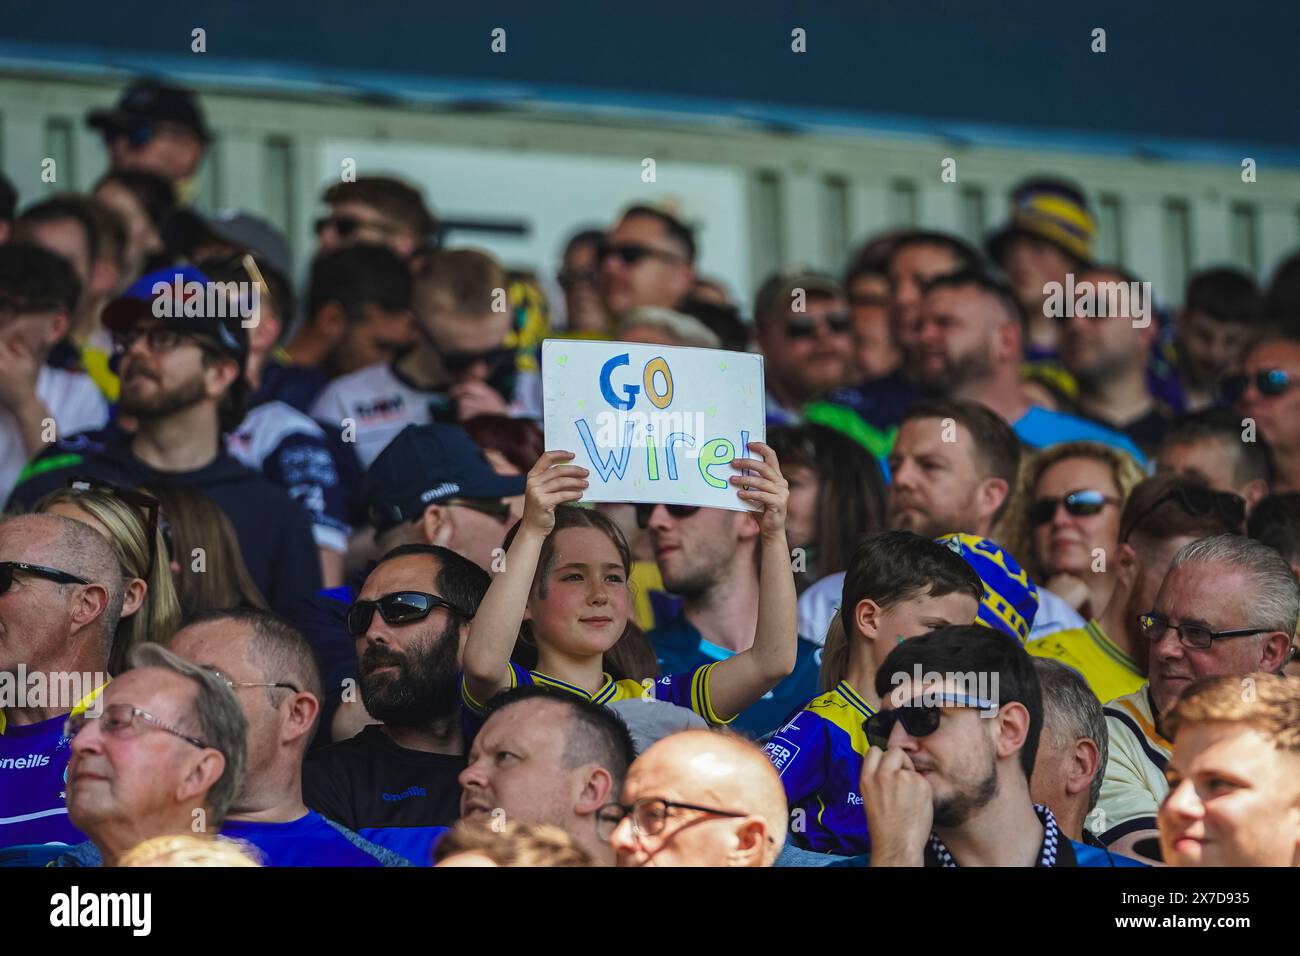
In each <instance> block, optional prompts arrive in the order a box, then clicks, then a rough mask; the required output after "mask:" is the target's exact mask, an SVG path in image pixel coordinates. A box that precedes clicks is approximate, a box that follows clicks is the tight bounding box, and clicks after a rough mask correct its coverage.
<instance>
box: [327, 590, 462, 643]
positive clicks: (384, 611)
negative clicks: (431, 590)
mask: <svg viewBox="0 0 1300 956" xmlns="http://www.w3.org/2000/svg"><path fill="white" fill-rule="evenodd" d="M440 607H443V608H446V609H447V610H448V611H450V612H451V613H452V614H456V615H458V616H460V617H462V618H465V619H466V620H472V619H473V617H474V615H473V614H469V613H467V612H465V611H463V610H461V609H460V608H459V607H457V606H456V605H455V604H452V603H451V602H450V601H448V600H447V599H446V598H441V597H439V596H438V595H436V594H427V593H425V592H424V591H394V592H392V593H391V594H385V595H384V596H383V597H380V598H377V599H375V600H373V601H354V602H353V603H352V606H351V607H350V608H348V613H347V626H348V633H349V634H351V635H352V636H353V637H361V636H362V635H363V634H365V633H366V631H368V630H369V629H370V622H371V621H372V620H373V619H374V616H375V611H378V612H379V616H380V617H382V618H383V619H384V623H386V624H391V625H393V626H395V627H400V626H401V625H403V624H414V623H416V622H417V621H423V620H424V619H425V618H426V617H428V616H429V615H430V614H431V613H432V612H433V610H434V609H435V608H440Z"/></svg>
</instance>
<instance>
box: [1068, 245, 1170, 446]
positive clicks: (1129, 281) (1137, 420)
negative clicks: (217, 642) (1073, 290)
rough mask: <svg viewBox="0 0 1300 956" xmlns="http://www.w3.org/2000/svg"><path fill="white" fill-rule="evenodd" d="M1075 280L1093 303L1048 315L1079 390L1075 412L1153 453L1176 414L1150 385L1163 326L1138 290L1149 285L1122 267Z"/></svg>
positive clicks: (1090, 270)
mask: <svg viewBox="0 0 1300 956" xmlns="http://www.w3.org/2000/svg"><path fill="white" fill-rule="evenodd" d="M1075 280H1076V285H1077V287H1078V288H1081V289H1085V290H1086V289H1088V288H1089V287H1091V288H1092V290H1093V291H1094V293H1095V296H1096V298H1095V304H1094V305H1093V306H1092V307H1091V308H1082V309H1080V308H1077V307H1074V308H1070V309H1068V310H1062V311H1064V312H1065V313H1066V314H1065V315H1059V316H1049V318H1055V320H1056V324H1057V326H1058V328H1059V329H1060V335H1059V337H1058V343H1059V346H1060V352H1061V362H1062V364H1064V365H1065V368H1066V369H1067V370H1068V371H1069V372H1070V374H1071V375H1073V376H1074V379H1075V381H1076V382H1077V383H1078V386H1079V393H1078V395H1077V397H1076V398H1075V400H1074V401H1075V409H1076V410H1077V411H1078V413H1079V414H1081V415H1083V416H1085V417H1086V418H1089V419H1091V420H1092V421H1094V422H1098V423H1099V424H1102V425H1105V426H1106V427H1107V428H1113V429H1115V430H1116V431H1121V432H1123V433H1124V434H1125V435H1127V436H1128V437H1129V438H1131V439H1132V440H1133V441H1134V442H1136V443H1137V445H1138V446H1139V447H1140V448H1141V449H1142V450H1143V451H1144V452H1146V453H1147V454H1152V453H1154V452H1155V451H1156V450H1157V449H1158V448H1159V447H1160V444H1161V442H1162V441H1163V440H1164V436H1165V432H1166V431H1167V430H1168V428H1169V422H1170V420H1171V419H1172V417H1173V413H1172V412H1171V411H1170V409H1169V407H1168V406H1166V405H1164V404H1163V403H1161V402H1160V401H1159V400H1158V399H1157V398H1156V397H1155V396H1154V395H1153V394H1152V393H1151V388H1150V385H1149V384H1148V382H1147V358H1148V356H1149V355H1150V353H1151V347H1152V343H1153V342H1154V341H1155V338H1156V335H1157V333H1158V332H1159V327H1158V324H1157V322H1156V320H1155V303H1154V302H1151V301H1147V300H1148V298H1149V297H1148V296H1146V295H1143V294H1140V293H1139V291H1138V290H1143V289H1149V288H1150V286H1149V285H1146V284H1144V283H1141V282H1139V281H1138V278H1137V277H1136V276H1135V275H1133V274H1132V273H1130V272H1128V271H1127V270H1126V269H1122V268H1120V267H1118V266H1091V267H1089V268H1087V269H1084V270H1083V271H1081V272H1079V273H1078V274H1077V275H1076V276H1075ZM1108 290H1122V291H1121V292H1120V294H1112V291H1108ZM1134 296H1136V297H1135V298H1134Z"/></svg>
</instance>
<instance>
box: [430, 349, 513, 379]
mask: <svg viewBox="0 0 1300 956" xmlns="http://www.w3.org/2000/svg"><path fill="white" fill-rule="evenodd" d="M514 361H515V350H514V349H512V348H510V347H508V346H501V347H499V348H494V349H485V350H484V351H482V352H443V353H442V367H443V368H445V369H446V370H447V371H448V372H450V373H451V374H452V375H460V374H462V373H464V372H467V371H469V369H470V367H471V366H474V365H477V364H478V363H479V362H482V363H483V364H485V365H486V366H487V367H488V371H489V374H490V373H492V372H496V371H500V370H501V369H503V368H505V367H508V366H510V365H512V364H513V363H514Z"/></svg>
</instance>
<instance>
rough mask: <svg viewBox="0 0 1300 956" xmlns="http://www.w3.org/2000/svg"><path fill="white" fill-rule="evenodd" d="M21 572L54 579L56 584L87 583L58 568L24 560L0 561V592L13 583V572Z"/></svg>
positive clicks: (83, 579)
mask: <svg viewBox="0 0 1300 956" xmlns="http://www.w3.org/2000/svg"><path fill="white" fill-rule="evenodd" d="M15 572H21V573H23V574H30V575H32V576H33V577H37V578H44V579H45V580H47V581H54V582H55V583H56V584H89V583H90V582H89V581H87V580H86V579H85V578H79V577H77V576H76V575H75V574H69V573H68V572H67V571H60V570H59V569H58V568H47V567H46V566H45V565H43V564H27V563H26V562H24V561H0V594H4V593H5V592H6V591H8V590H9V589H10V588H11V587H13V584H14V573H15Z"/></svg>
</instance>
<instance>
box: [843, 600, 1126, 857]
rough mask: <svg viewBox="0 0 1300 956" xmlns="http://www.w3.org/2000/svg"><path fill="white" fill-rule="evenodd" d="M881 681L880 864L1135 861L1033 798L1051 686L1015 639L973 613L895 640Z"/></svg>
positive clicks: (873, 812)
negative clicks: (1071, 830)
mask: <svg viewBox="0 0 1300 956" xmlns="http://www.w3.org/2000/svg"><path fill="white" fill-rule="evenodd" d="M875 689H876V693H877V694H879V695H880V699H881V709H880V710H879V711H877V712H876V713H875V714H873V715H872V716H871V717H870V718H868V720H867V722H866V733H867V740H868V741H869V742H870V743H871V747H870V748H869V749H868V750H867V754H866V757H865V759H864V761H863V768H862V797H863V802H864V804H865V807H866V814H867V821H868V825H869V826H870V828H871V842H872V848H871V855H870V865H871V866H873V867H887V866H938V867H954V866H1132V865H1135V864H1134V863H1133V861H1129V860H1125V859H1123V858H1122V857H1119V856H1117V855H1114V854H1111V853H1109V852H1108V851H1106V850H1102V849H1098V848H1096V847H1091V846H1086V845H1085V844H1083V843H1078V842H1075V841H1074V840H1071V839H1070V838H1069V837H1067V836H1066V835H1065V834H1064V833H1062V832H1061V829H1060V826H1059V825H1058V824H1057V822H1056V818H1055V817H1054V816H1053V814H1052V811H1051V810H1050V809H1049V808H1048V807H1046V806H1042V805H1035V804H1034V802H1033V798H1032V797H1031V796H1030V791H1029V778H1030V775H1031V773H1032V772H1033V768H1034V761H1035V758H1036V756H1037V753H1038V747H1039V741H1040V737H1041V734H1042V728H1043V701H1042V692H1041V689H1040V687H1039V684H1038V675H1037V674H1036V673H1035V671H1034V667H1033V664H1032V662H1031V660H1030V658H1029V655H1028V654H1026V653H1025V651H1024V649H1023V648H1021V647H1020V645H1019V643H1017V642H1016V641H1015V640H1014V639H1012V638H1010V637H1008V636H1006V635H1005V634H1002V633H1001V632H999V631H995V630H993V629H991V628H984V627H977V626H973V625H961V626H956V627H945V628H940V629H939V630H937V631H931V632H930V633H929V634H922V635H921V636H919V637H914V638H911V639H910V640H907V641H904V642H903V643H902V644H900V645H898V646H897V647H896V648H894V649H893V650H892V651H890V653H889V656H888V657H886V658H885V660H884V662H883V663H882V664H881V667H880V670H879V671H877V673H876V688H875ZM855 859H856V860H857V862H858V865H861V862H862V860H861V858H855ZM849 865H852V864H851V863H850V864H849Z"/></svg>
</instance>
